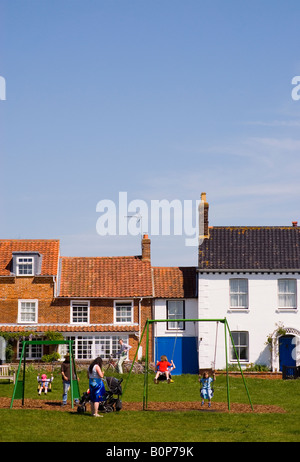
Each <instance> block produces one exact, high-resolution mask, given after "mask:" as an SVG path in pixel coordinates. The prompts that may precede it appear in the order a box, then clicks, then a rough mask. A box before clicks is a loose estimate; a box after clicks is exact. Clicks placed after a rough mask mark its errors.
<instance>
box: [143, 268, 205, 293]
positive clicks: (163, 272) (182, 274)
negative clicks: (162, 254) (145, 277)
mask: <svg viewBox="0 0 300 462" xmlns="http://www.w3.org/2000/svg"><path fill="white" fill-rule="evenodd" d="M152 271H153V283H154V294H153V295H154V296H155V298H195V297H196V293H197V292H196V291H197V283H196V281H197V279H196V277H197V276H196V267H153V268H152Z"/></svg>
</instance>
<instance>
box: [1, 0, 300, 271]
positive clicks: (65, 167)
mask: <svg viewBox="0 0 300 462" xmlns="http://www.w3.org/2000/svg"><path fill="white" fill-rule="evenodd" d="M299 17H300V3H299V1H298V0H288V1H283V0H272V1H271V0H251V1H249V0H244V1H241V0H215V1H211V0H207V1H204V0H184V1H183V0H181V1H179V0H163V1H155V0H152V1H150V0H111V1H109V0H72V1H71V0H51V1H50V0H13V1H12V0H0V18H1V19H0V25H1V27H0V76H2V77H4V78H5V81H6V100H5V101H0V124H1V125H0V162H1V165H0V177H1V197H0V224H1V228H0V236H1V238H24V239H25V238H36V239H37V238H58V239H60V240H61V253H62V254H63V255H65V256H73V255H74V256H75V255H79V256H93V255H95V256H98V255H99V256H101V255H111V256H113V255H135V254H139V253H140V237H139V236H130V235H128V236H107V237H103V236H99V234H97V231H96V222H97V219H98V218H99V213H97V212H96V206H97V203H98V202H99V201H101V200H104V199H109V200H112V201H114V202H115V203H116V205H118V197H119V192H122V191H123V192H124V191H125V192H127V195H128V201H132V200H134V199H139V200H143V201H145V202H146V203H148V204H149V206H150V201H151V200H163V199H167V200H169V201H171V200H174V199H177V200H180V201H182V202H183V201H184V200H192V201H196V200H198V199H199V198H200V194H201V192H202V191H205V192H206V193H207V199H208V201H209V204H210V215H209V220H210V225H212V226H213V225H215V226H217V225H290V224H291V222H292V221H298V220H299V221H300V213H299V193H300V181H299V178H300V156H299V154H300V133H299V131H300V100H299V101H295V100H293V99H292V97H291V93H292V89H293V86H292V84H291V82H292V79H293V77H294V76H297V75H300V49H299ZM144 231H145V232H146V231H149V234H150V237H151V239H152V261H153V264H154V265H157V266H162V265H170V266H177V265H185V266H187V265H195V264H196V263H197V248H195V247H186V246H185V236H173V235H171V236H151V233H150V230H148V229H147V230H144Z"/></svg>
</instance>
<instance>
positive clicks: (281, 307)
mask: <svg viewBox="0 0 300 462" xmlns="http://www.w3.org/2000/svg"><path fill="white" fill-rule="evenodd" d="M282 281H293V283H294V285H295V291H294V292H280V291H279V290H280V282H282ZM290 295H292V296H293V297H294V300H295V302H294V306H281V305H280V296H290ZM277 300H278V309H279V310H283V311H286V310H293V311H294V310H297V279H294V278H280V279H277Z"/></svg>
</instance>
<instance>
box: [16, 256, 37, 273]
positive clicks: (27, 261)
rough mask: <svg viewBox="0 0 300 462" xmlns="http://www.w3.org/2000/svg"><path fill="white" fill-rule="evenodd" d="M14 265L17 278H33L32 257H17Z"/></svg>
mask: <svg viewBox="0 0 300 462" xmlns="http://www.w3.org/2000/svg"><path fill="white" fill-rule="evenodd" d="M16 263H17V264H16V270H17V271H16V275H17V276H33V274H34V273H33V265H34V260H33V257H17V262H16Z"/></svg>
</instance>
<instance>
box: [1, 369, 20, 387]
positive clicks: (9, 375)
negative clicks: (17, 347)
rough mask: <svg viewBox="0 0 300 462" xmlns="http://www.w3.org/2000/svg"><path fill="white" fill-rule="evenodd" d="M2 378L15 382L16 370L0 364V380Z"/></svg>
mask: <svg viewBox="0 0 300 462" xmlns="http://www.w3.org/2000/svg"><path fill="white" fill-rule="evenodd" d="M2 379H5V380H9V382H10V381H11V380H12V381H13V383H15V382H16V371H15V370H14V369H12V368H11V367H10V366H9V365H4V366H0V380H2Z"/></svg>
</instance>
